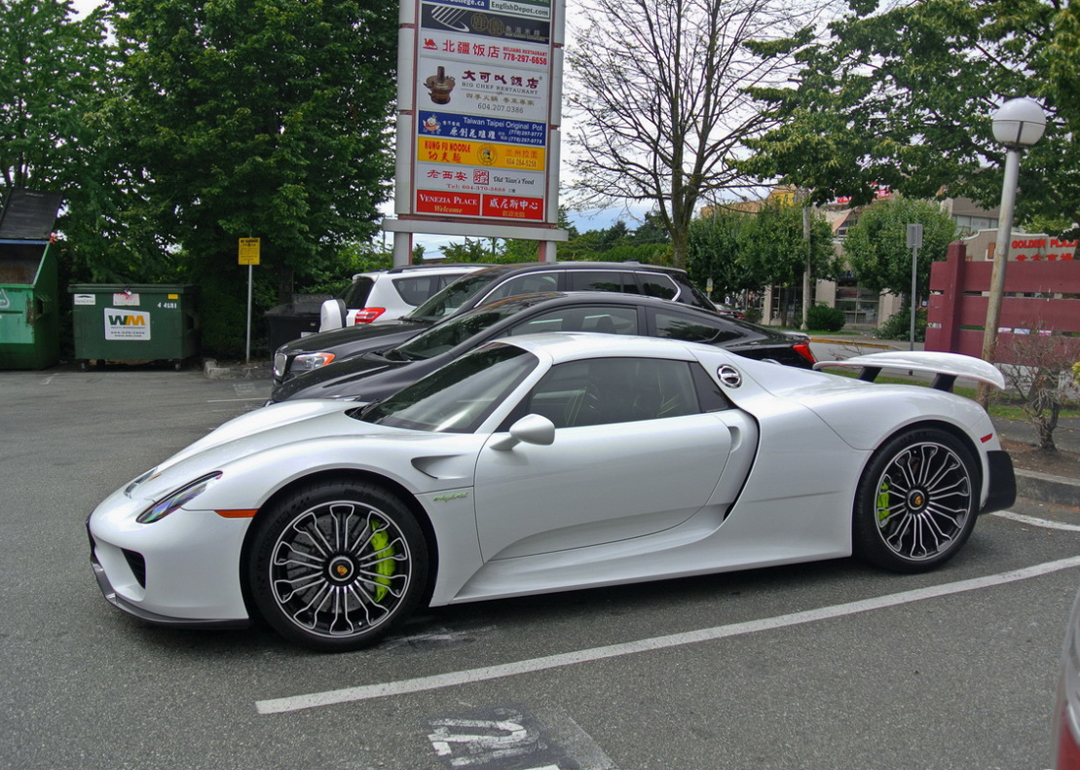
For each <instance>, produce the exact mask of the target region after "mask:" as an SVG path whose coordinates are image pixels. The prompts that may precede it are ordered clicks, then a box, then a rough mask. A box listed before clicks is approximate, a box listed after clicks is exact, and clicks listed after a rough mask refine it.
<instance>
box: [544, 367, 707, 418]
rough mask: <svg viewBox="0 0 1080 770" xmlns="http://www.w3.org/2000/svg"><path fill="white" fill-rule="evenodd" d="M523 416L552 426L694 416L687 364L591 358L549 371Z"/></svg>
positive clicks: (695, 402) (694, 394) (697, 409)
mask: <svg viewBox="0 0 1080 770" xmlns="http://www.w3.org/2000/svg"><path fill="white" fill-rule="evenodd" d="M526 411H527V412H528V413H533V414H540V415H543V416H544V417H547V418H548V419H549V420H551V421H552V422H553V423H554V424H555V427H556V428H575V427H580V426H585V425H608V424H611V423H618V422H633V421H637V420H658V419H664V418H667V417H680V416H682V415H687V414H698V413H699V412H700V411H701V409H700V407H699V405H698V398H697V391H696V390H695V387H694V377H693V373H692V371H691V364H689V363H687V362H686V361H669V360H666V359H659V358H594V359H590V360H587V361H571V362H569V363H565V364H559V365H558V366H555V367H553V368H552V369H551V371H550V372H548V373H547V374H546V375H544V378H543V379H542V380H541V381H540V382H539V383H537V385H536V387H535V388H533V390H532V392H531V393H530V394H529V396H528V405H527V407H526Z"/></svg>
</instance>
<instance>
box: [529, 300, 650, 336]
mask: <svg viewBox="0 0 1080 770" xmlns="http://www.w3.org/2000/svg"><path fill="white" fill-rule="evenodd" d="M540 332H600V333H603V334H637V333H638V322H637V310H636V309H634V308H625V307H610V308H608V307H570V308H561V309H559V310H552V311H551V312H549V313H543V314H541V315H537V316H534V317H532V318H530V319H528V320H526V321H523V322H522V323H520V324H518V325H517V326H515V327H514V328H512V329H511V330H510V332H509V335H510V336H512V337H516V336H518V335H521V334H538V333H540Z"/></svg>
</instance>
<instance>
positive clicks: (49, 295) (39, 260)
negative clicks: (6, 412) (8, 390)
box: [0, 189, 61, 369]
mask: <svg viewBox="0 0 1080 770" xmlns="http://www.w3.org/2000/svg"><path fill="white" fill-rule="evenodd" d="M60 203H61V198H60V196H59V195H58V194H56V193H43V192H38V191H36V190H24V189H13V190H11V191H10V192H9V193H8V196H7V200H6V201H5V202H4V208H3V211H2V212H0V369H45V368H47V367H50V366H52V365H53V364H55V363H56V362H57V360H58V359H59V358H60V282H59V278H58V271H57V264H56V257H55V256H54V255H53V254H52V253H51V251H50V243H51V239H50V234H51V232H52V228H53V225H54V224H55V223H56V212H57V211H58V210H59V208H60Z"/></svg>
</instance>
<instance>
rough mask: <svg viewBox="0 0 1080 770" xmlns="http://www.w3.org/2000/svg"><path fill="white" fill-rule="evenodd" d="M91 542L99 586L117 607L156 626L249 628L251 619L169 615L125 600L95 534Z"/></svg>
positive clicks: (103, 593) (92, 559) (91, 556)
mask: <svg viewBox="0 0 1080 770" xmlns="http://www.w3.org/2000/svg"><path fill="white" fill-rule="evenodd" d="M87 524H88V525H89V520H87ZM90 544H91V545H90V566H91V567H92V568H93V570H94V577H95V578H97V583H98V588H100V589H101V593H102V595H103V596H104V597H105V601H107V602H108V603H109V604H111V605H112V606H114V607H116V608H117V609H119V610H123V611H124V612H126V613H127V614H129V615H133V616H135V617H136V618H138V619H139V620H142V621H144V622H146V623H150V624H151V625H155V626H170V627H172V628H203V629H238V628H247V627H248V626H250V625H251V621H249V620H195V619H192V618H174V617H170V616H168V615H158V614H157V613H155V612H150V611H149V610H145V609H143V608H141V607H139V606H137V605H135V604H132V603H131V602H128V601H125V600H124V598H123V597H121V596H119V595H117V593H116V589H114V588H113V587H112V583H110V582H109V577H108V575H106V574H105V568H104V567H102V566H101V562H99V561H98V559H97V553H96V552H95V549H94V536H93V535H90Z"/></svg>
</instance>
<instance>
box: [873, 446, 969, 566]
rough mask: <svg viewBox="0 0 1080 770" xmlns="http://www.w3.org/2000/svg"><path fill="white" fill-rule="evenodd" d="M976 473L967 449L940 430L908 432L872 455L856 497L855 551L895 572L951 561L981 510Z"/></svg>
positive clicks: (965, 539) (966, 537)
mask: <svg viewBox="0 0 1080 770" xmlns="http://www.w3.org/2000/svg"><path fill="white" fill-rule="evenodd" d="M978 495H979V476H978V471H977V465H976V462H975V459H974V458H973V457H972V455H971V452H970V450H968V448H967V447H966V446H964V444H963V443H961V442H960V440H959V439H957V438H956V437H955V436H953V435H952V434H950V433H948V432H946V431H944V430H941V429H938V428H923V429H918V430H912V431H909V432H907V433H904V434H901V435H898V436H896V437H894V438H892V439H890V440H889V441H888V442H887V443H886V444H885V445H884V446H883V447H882V448H881V449H880V450H878V452H876V453H875V455H874V457H873V458H872V459H871V461H870V464H869V465H868V466H867V468H866V471H865V472H864V473H863V477H862V480H861V481H860V483H859V489H858V492H857V493H856V495H855V510H854V518H853V523H852V527H853V531H852V535H853V545H854V548H855V553H856V554H857V555H859V556H861V557H863V558H864V559H866V560H867V561H870V562H872V563H874V564H877V565H878V566H880V567H884V568H886V569H890V570H894V571H897V572H923V571H926V570H930V569H933V568H934V567H937V566H938V565H940V564H942V563H944V562H945V561H947V560H949V559H951V558H952V557H953V556H954V555H955V554H956V552H957V551H959V550H960V548H961V547H962V546H963V545H964V543H965V542H966V541H967V539H968V536H970V535H971V530H972V529H973V528H974V527H975V518H976V514H977V513H978V510H977V506H978Z"/></svg>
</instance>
